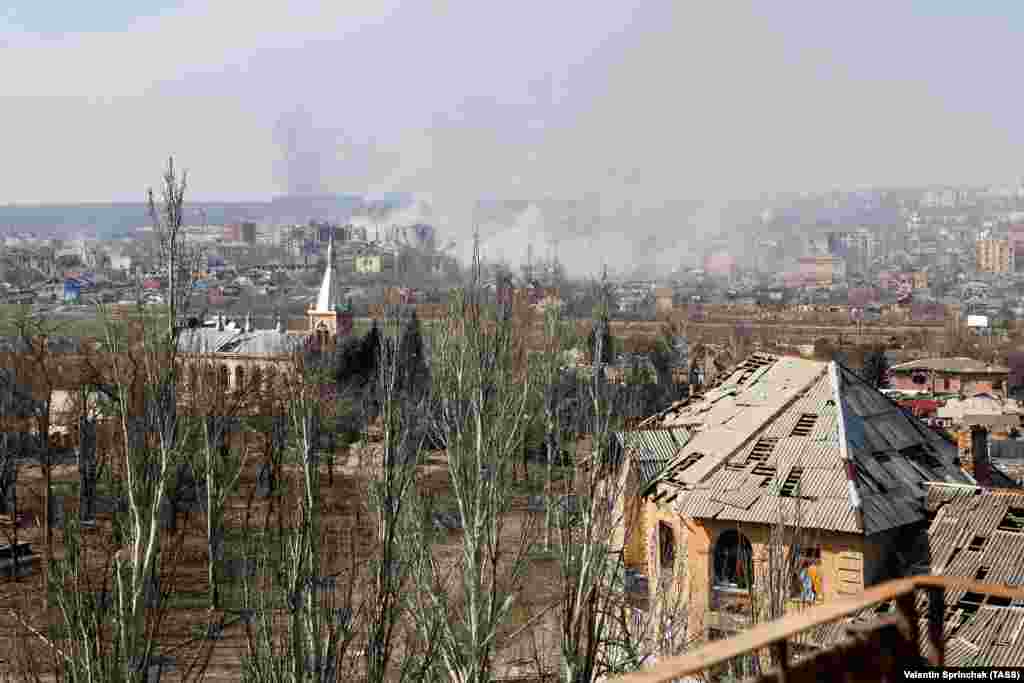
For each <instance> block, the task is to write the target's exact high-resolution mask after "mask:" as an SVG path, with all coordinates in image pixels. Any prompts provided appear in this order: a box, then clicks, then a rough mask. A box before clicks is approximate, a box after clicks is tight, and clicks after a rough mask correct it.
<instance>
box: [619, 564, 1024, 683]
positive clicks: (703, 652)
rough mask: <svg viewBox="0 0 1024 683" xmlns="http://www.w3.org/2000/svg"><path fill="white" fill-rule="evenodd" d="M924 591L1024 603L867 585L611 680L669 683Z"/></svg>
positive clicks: (979, 587) (1016, 595)
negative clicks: (846, 595) (849, 594)
mask: <svg viewBox="0 0 1024 683" xmlns="http://www.w3.org/2000/svg"><path fill="white" fill-rule="evenodd" d="M928 588H942V589H945V590H950V589H961V590H966V591H971V592H975V593H982V594H986V595H994V596H997V597H1001V598H1009V599H1011V600H1024V590H1020V589H1013V588H1009V587H1007V586H1004V585H1001V584H995V583H983V582H980V581H973V580H970V579H960V578H950V577H945V576H916V577H912V578H906V579H897V580H895V581H888V582H886V583H883V584H880V585H878V586H873V587H871V588H869V589H867V590H865V591H864V592H863V593H862V594H860V595H857V596H855V597H850V598H845V599H842V600H836V601H833V602H830V603H825V604H824V605H821V606H817V607H813V608H811V609H809V610H806V611H802V612H797V613H793V614H788V615H786V616H784V617H782V618H781V619H777V620H775V621H771V622H767V623H763V624H757V625H756V626H754V627H753V628H751V629H750V630H748V631H744V632H743V633H740V634H738V635H736V636H733V637H732V638H728V639H726V640H719V641H715V642H712V643H709V644H708V645H706V646H704V647H701V648H698V649H697V650H695V651H693V652H690V653H687V654H685V655H681V656H678V657H671V658H668V659H665V660H664V661H662V662H660V663H659V664H657V665H655V666H653V667H651V668H650V669H647V670H644V671H637V672H634V673H631V674H626V675H625V676H620V677H619V678H616V679H613V680H614V681H615V682H616V683H669V682H670V681H674V680H675V679H678V678H682V677H684V676H688V675H691V674H694V673H697V672H700V671H704V670H706V669H709V668H711V667H713V666H716V665H718V664H722V663H724V662H727V661H729V660H731V659H734V658H736V657H738V656H740V655H743V654H747V653H750V652H756V651H757V650H761V649H764V648H770V647H771V646H772V645H774V644H775V643H777V642H779V641H781V640H788V639H789V638H792V637H793V636H795V635H797V634H799V633H801V632H803V631H806V630H808V629H810V628H813V627H815V626H819V625H821V624H827V623H829V622H832V621H836V620H837V619H841V618H843V617H848V616H853V615H855V614H857V613H858V612H860V611H861V610H863V609H866V608H868V607H871V606H873V605H876V604H878V603H880V602H887V601H889V600H897V599H899V598H900V597H902V596H909V597H910V598H911V599H913V593H914V591H915V590H918V589H928ZM917 623H918V622H917V619H916V618H915V619H914V620H913V623H912V627H913V628H915V629H916V628H917Z"/></svg>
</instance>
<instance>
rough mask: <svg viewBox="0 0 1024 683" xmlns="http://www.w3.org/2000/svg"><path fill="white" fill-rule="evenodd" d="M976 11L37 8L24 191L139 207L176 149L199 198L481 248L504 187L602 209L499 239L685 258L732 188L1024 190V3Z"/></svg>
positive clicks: (14, 178) (496, 249)
mask: <svg viewBox="0 0 1024 683" xmlns="http://www.w3.org/2000/svg"><path fill="white" fill-rule="evenodd" d="M956 7H958V5H957V4H956V3H945V2H943V3H906V2H884V3H883V2H866V3H856V4H850V5H844V6H841V7H840V6H830V7H829V8H828V9H827V10H825V9H823V8H821V7H820V6H818V5H815V4H811V3H792V4H790V3H785V4H782V3H769V2H722V3H708V4H702V6H700V7H696V6H694V5H692V4H690V3H671V2H660V1H659V2H643V3H607V4H597V5H595V4H592V3H587V4H584V3H557V4H554V5H551V4H549V3H543V4H542V3H537V2H527V3H518V4H514V5H507V6H506V5H493V4H490V3H470V2H458V1H454V0H453V1H448V2H431V3H399V2H374V3H363V2H349V3H341V4H338V3H314V2H306V1H300V2H294V3H288V4H287V5H285V4H274V5H259V6H254V5H252V4H250V3H245V4H243V3H240V2H237V1H234V0H230V1H228V2H220V3H213V4H211V3H205V2H193V1H188V0H187V1H185V2H182V3H178V4H177V5H176V6H173V7H170V6H167V7H164V6H161V5H160V3H158V2H155V1H153V2H148V3H142V4H141V5H139V4H137V3H133V4H132V5H131V6H129V5H128V4H127V3H111V4H109V5H107V6H105V7H104V8H102V9H99V8H97V9H96V10H95V12H92V11H91V10H90V13H89V14H88V16H86V15H85V14H84V13H78V14H76V13H74V12H69V13H66V14H63V13H61V14H51V13H49V12H45V13H44V12H40V11H38V10H35V9H34V8H33V6H31V5H30V4H29V3H18V2H16V3H15V4H14V6H13V8H12V9H10V10H9V11H8V13H7V15H6V16H0V32H2V34H0V35H2V40H3V42H4V53H5V57H7V58H6V59H5V60H4V63H3V66H2V67H0V73H2V75H3V81H4V84H5V87H4V92H3V94H0V106H2V108H3V111H4V121H5V124H6V125H5V127H4V134H3V146H4V149H5V160H6V162H7V163H5V164H4V165H3V170H2V171H0V173H2V175H0V180H2V182H0V187H2V188H3V191H2V193H0V202H72V201H139V200H140V199H141V198H142V197H143V193H144V190H145V188H146V187H147V186H149V185H151V184H153V183H155V182H156V181H157V180H158V173H159V165H158V164H159V160H160V159H163V158H165V157H167V156H169V155H171V154H173V155H174V156H175V157H176V158H177V159H178V160H179V162H180V164H182V165H183V166H185V167H187V168H188V169H189V170H190V173H191V175H190V183H191V189H190V196H191V197H192V198H194V199H195V200H223V201H230V200H238V199H266V198H269V197H271V196H274V195H279V194H308V193H328V192H330V193H352V194H359V195H366V196H369V197H373V196H381V195H384V194H387V193H394V192H408V193H413V194H414V195H415V196H416V198H417V200H418V201H417V203H416V204H415V207H416V209H415V210H414V211H413V212H412V213H415V214H417V215H409V216H406V217H407V218H413V219H416V218H422V219H423V220H429V221H430V222H432V223H433V224H435V225H436V226H437V228H438V230H439V231H440V232H441V233H442V234H444V235H445V236H447V237H451V238H454V239H457V240H459V242H460V245H466V244H468V243H469V242H468V239H469V236H470V234H471V232H472V230H473V226H474V224H475V223H478V221H477V220H476V219H475V218H474V211H475V209H474V207H475V206H476V202H477V200H478V199H480V198H482V197H496V198H501V199H517V200H519V199H537V200H543V199H546V198H553V199H556V200H579V201H581V202H582V203H584V204H586V205H587V206H588V207H590V208H589V209H588V213H587V216H588V217H589V218H588V219H587V220H588V223H587V225H585V226H581V225H579V222H577V225H576V228H575V230H576V231H575V232H573V231H571V230H570V229H569V228H568V227H567V226H566V225H565V224H557V225H555V224H552V223H551V222H550V221H548V220H546V219H545V216H544V214H543V212H542V211H541V210H540V209H539V208H537V207H530V206H527V207H525V208H524V209H523V210H522V211H521V212H519V213H518V214H517V215H512V216H509V217H508V220H503V221H497V222H493V223H492V224H483V225H478V227H479V228H480V231H481V234H482V235H484V236H485V237H486V239H485V240H484V249H485V251H486V252H487V253H488V254H489V255H490V256H493V257H494V258H503V259H507V260H510V261H513V262H515V261H519V262H522V261H523V260H524V258H525V254H526V252H527V245H528V244H532V245H533V253H534V254H535V256H536V257H538V258H543V257H544V256H545V254H547V253H548V251H549V249H553V246H552V245H553V244H554V243H556V242H557V243H558V248H557V249H558V255H559V258H560V259H561V260H562V261H563V262H564V263H565V264H566V266H567V267H568V268H569V269H570V270H571V271H577V272H581V273H582V272H591V273H593V272H596V271H597V270H598V269H599V268H600V267H601V265H602V264H604V263H609V264H611V265H614V264H616V263H628V264H630V265H631V266H636V267H644V266H649V267H651V268H657V269H659V270H663V269H667V268H671V267H673V266H676V265H678V264H679V263H681V262H684V261H686V260H687V259H689V258H691V257H692V256H693V254H694V252H695V249H696V247H697V246H699V245H702V244H703V243H705V242H706V240H707V238H708V237H710V236H713V235H716V234H718V233H719V232H720V231H726V232H728V231H730V230H731V228H732V227H733V226H732V224H731V221H732V218H731V217H730V215H729V211H728V208H729V206H730V205H731V203H732V202H734V201H736V200H742V199H749V198H755V197H762V196H770V195H771V194H773V193H776V192H783V191H816V190H826V189H829V188H831V187H834V186H844V187H850V186H857V185H874V186H884V185H901V184H918V185H922V184H928V183H958V182H978V183H980V182H989V181H992V182H1002V181H1011V180H1014V179H1015V178H1016V176H1017V175H1018V174H1019V173H1020V163H1019V159H1020V158H1021V151H1022V142H1024V140H1022V133H1021V130H1020V127H1019V125H1017V122H1018V121H1019V117H1020V114H1021V108H1022V100H1021V95H1020V94H1019V92H1017V91H1016V89H1014V88H1012V87H1008V86H1007V84H1006V82H1005V81H1001V80H1000V79H999V69H996V68H991V66H992V65H993V64H1006V63H1010V62H1012V61H1014V60H1013V56H1014V54H1013V53H1016V52H1019V51H1020V49H1021V48H1020V47H1019V46H1020V45H1021V42H1020V40H1019V39H1018V38H1019V32H1020V29H1021V26H1022V23H1021V20H1022V16H1021V13H1020V12H1019V10H1017V9H1016V8H1012V9H1013V11H1012V12H1011V15H1010V16H996V15H995V13H992V14H986V13H984V12H982V11H980V10H979V11H976V12H973V13H968V12H967V11H966V10H964V11H957V10H956ZM243 25H244V30H242V29H241V27H242V26H243ZM951 45H956V46H957V48H956V49H955V50H952V49H950V46H951ZM968 76H970V78H968ZM27 131H30V133H28V132H27ZM594 197H596V198H597V200H596V201H595V200H593V199H592V198H594ZM588 198H591V199H590V200H588ZM588 201H589V203H588ZM581 220H582V219H581ZM460 248H461V247H460Z"/></svg>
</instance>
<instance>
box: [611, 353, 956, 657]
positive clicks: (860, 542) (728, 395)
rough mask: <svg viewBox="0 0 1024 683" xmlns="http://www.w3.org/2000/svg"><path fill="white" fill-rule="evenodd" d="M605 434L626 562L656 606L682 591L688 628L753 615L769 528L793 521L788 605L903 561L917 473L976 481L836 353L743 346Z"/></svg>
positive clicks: (717, 629)
mask: <svg viewBox="0 0 1024 683" xmlns="http://www.w3.org/2000/svg"><path fill="white" fill-rule="evenodd" d="M617 440H618V443H619V445H620V446H621V448H622V453H623V454H624V455H625V456H626V459H625V462H626V463H627V464H628V466H627V467H624V468H623V476H624V477H628V478H629V479H631V481H629V482H628V484H627V487H626V489H625V490H626V491H628V492H630V493H629V494H628V495H627V496H626V498H625V499H624V500H623V501H622V502H621V505H622V509H623V519H624V520H625V521H624V523H623V525H622V528H621V529H620V533H621V538H620V540H621V542H622V547H623V549H624V551H623V552H624V558H625V562H626V565H627V567H629V568H630V569H631V570H632V571H633V572H638V573H641V574H643V575H645V576H647V577H648V579H649V580H648V582H647V585H648V586H650V587H651V588H650V590H651V596H650V597H651V599H652V604H656V603H657V602H658V601H659V600H661V599H664V598H665V596H664V595H658V594H657V592H658V591H657V590H656V589H655V587H656V586H662V588H661V589H658V590H674V591H683V592H684V596H685V599H686V601H687V603H688V607H687V631H688V637H689V638H703V637H718V636H721V635H725V634H728V633H731V632H735V631H737V630H740V629H743V628H745V627H747V626H748V625H749V623H750V620H751V618H752V617H751V615H752V613H753V612H754V610H753V609H752V606H751V601H752V600H753V599H754V596H755V595H759V594H760V592H761V589H762V586H761V582H762V581H763V577H765V576H766V569H768V566H767V565H768V562H769V560H768V558H769V556H773V557H778V553H777V552H775V551H771V552H770V549H771V548H772V547H775V548H777V547H778V546H779V545H780V544H779V542H778V539H779V538H782V537H781V536H779V535H778V534H777V530H779V529H787V528H788V529H790V530H799V531H800V534H799V535H796V534H793V535H790V536H788V538H791V539H797V538H799V541H793V542H791V543H787V544H786V547H785V548H784V552H783V554H784V555H785V556H786V557H787V558H788V560H787V561H788V562H790V563H791V566H792V567H793V568H794V571H793V573H792V576H790V577H787V579H786V583H787V584H791V585H787V586H784V587H783V589H782V591H783V592H786V593H788V595H787V596H785V598H784V599H785V600H786V604H785V609H789V608H790V607H791V605H792V606H798V605H801V606H802V605H806V604H808V603H817V602H822V601H826V600H832V599H836V598H841V597H844V596H849V595H855V594H857V593H859V592H861V591H862V590H863V589H864V587H865V586H868V585H872V584H875V583H878V582H881V581H884V580H886V579H887V578H890V577H893V576H897V575H900V574H902V573H903V572H905V571H907V564H908V563H909V562H911V560H912V558H910V557H908V556H905V554H904V553H903V552H902V551H903V550H904V549H906V548H908V547H911V546H913V542H914V539H916V538H920V537H922V536H923V534H924V532H925V530H926V529H927V524H928V510H927V505H926V501H927V492H928V482H947V483H961V484H974V481H973V480H972V478H971V477H970V476H969V475H967V474H966V473H965V472H964V471H963V470H962V469H961V468H960V466H959V463H958V460H957V448H956V445H955V444H953V443H951V442H950V441H949V440H947V439H945V438H944V437H942V436H941V435H939V434H937V433H936V432H934V431H933V430H930V429H928V428H927V427H925V426H924V425H922V424H921V423H920V422H919V421H917V420H916V419H914V418H912V417H910V416H908V415H907V414H906V413H905V412H904V411H903V410H901V409H900V407H899V406H898V405H897V404H896V403H894V402H893V401H891V400H889V399H888V398H886V397H885V396H883V395H882V394H881V393H879V392H878V391H877V390H876V389H874V388H873V387H872V386H870V385H869V384H867V383H865V382H864V381H863V380H861V379H860V378H859V377H858V376H857V375H856V374H855V373H853V372H851V371H850V370H848V369H847V368H845V367H844V366H842V365H840V364H838V363H836V362H830V363H824V362H818V361H813V360H806V359H801V358H789V357H779V356H773V355H768V354H754V355H753V356H751V357H749V358H747V359H746V360H745V361H744V362H742V363H741V364H739V365H738V366H736V367H735V368H734V369H733V370H732V371H731V373H730V374H728V375H727V376H726V377H725V378H724V379H723V380H722V381H721V382H719V383H718V384H717V385H716V386H713V387H711V388H710V389H709V390H708V391H707V392H706V393H705V394H704V395H703V396H701V397H699V398H697V399H690V400H688V401H682V402H679V403H677V404H674V405H673V406H672V407H670V408H669V409H667V410H665V411H663V412H662V413H660V414H658V415H655V416H653V417H651V418H648V419H647V420H646V421H644V422H643V423H641V425H640V426H639V428H638V429H637V430H635V431H630V432H625V433H620V434H618V435H617ZM654 577H656V578H657V579H658V580H657V581H651V580H650V579H651V578H654ZM776 583H778V581H776ZM665 587H671V588H665Z"/></svg>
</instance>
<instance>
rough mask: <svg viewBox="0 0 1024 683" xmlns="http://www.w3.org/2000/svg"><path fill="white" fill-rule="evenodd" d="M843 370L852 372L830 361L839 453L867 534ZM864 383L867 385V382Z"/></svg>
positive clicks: (858, 520)
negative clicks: (845, 401) (854, 456)
mask: <svg viewBox="0 0 1024 683" xmlns="http://www.w3.org/2000/svg"><path fill="white" fill-rule="evenodd" d="M843 370H846V371H847V372H850V370H849V368H847V367H845V366H844V365H843V364H842V363H840V362H838V361H835V360H833V361H829V363H828V374H829V382H830V383H831V384H832V400H833V401H834V402H835V404H836V416H837V418H838V419H837V425H836V428H837V429H838V431H839V434H838V437H839V453H840V455H841V456H842V458H843V460H844V461H845V462H846V492H847V496H848V498H849V502H850V504H851V505H852V506H853V508H854V510H855V511H856V514H855V519H856V523H857V526H859V527H860V531H861V533H865V532H866V531H867V529H866V528H865V525H864V510H863V508H862V507H861V505H862V499H861V495H860V491H859V490H858V489H857V476H856V469H855V468H856V463H855V462H854V460H853V458H852V457H851V455H850V441H849V433H848V431H847V425H846V408H845V404H844V402H843V392H842V371H843ZM851 374H852V373H851ZM858 379H859V378H858ZM864 383H865V384H867V382H864Z"/></svg>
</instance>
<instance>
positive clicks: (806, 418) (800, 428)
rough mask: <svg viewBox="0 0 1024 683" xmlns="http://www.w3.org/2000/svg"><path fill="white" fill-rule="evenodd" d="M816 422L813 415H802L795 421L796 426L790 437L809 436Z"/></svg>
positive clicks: (816, 417) (816, 419)
mask: <svg viewBox="0 0 1024 683" xmlns="http://www.w3.org/2000/svg"><path fill="white" fill-rule="evenodd" d="M817 421H818V416H817V415H815V414H814V413H804V414H803V415H801V416H800V419H798V420H797V421H796V426H795V427H793V431H792V432H791V433H790V436H810V434H811V430H813V429H814V423H816V422H817Z"/></svg>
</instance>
